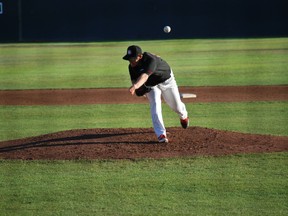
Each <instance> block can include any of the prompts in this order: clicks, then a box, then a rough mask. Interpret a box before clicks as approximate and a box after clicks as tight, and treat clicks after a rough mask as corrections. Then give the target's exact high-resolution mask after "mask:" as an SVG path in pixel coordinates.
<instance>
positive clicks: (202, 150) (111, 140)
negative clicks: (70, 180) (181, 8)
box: [0, 127, 288, 160]
mask: <svg viewBox="0 0 288 216" xmlns="http://www.w3.org/2000/svg"><path fill="white" fill-rule="evenodd" d="M167 131H168V138H169V143H165V144H160V143H158V142H157V139H156V136H155V134H154V132H153V130H152V129H146V128H128V129H127V128H125V129H123V128H121V129H120V128H119V129H116V128H113V129H81V130H69V131H63V132H57V133H52V134H47V135H42V136H38V137H31V138H25V139H18V140H10V141H4V142H0V158H2V159H24V160H35V159H49V160H50V159H57V160H58V159H65V160H66V159H69V160H70V159H135V158H168V157H185V156H195V155H214V156H217V155H227V154H238V153H258V152H259V153H260V152H261V153H263V152H280V151H287V150H288V145H287V143H288V137H280V136H270V135H253V134H244V133H236V132H228V131H221V130H214V129H207V128H201V127H190V128H188V129H186V130H185V129H182V128H168V130H167Z"/></svg>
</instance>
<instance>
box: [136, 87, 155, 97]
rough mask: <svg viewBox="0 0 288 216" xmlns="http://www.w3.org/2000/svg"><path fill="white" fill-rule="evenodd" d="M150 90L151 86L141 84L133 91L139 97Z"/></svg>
mask: <svg viewBox="0 0 288 216" xmlns="http://www.w3.org/2000/svg"><path fill="white" fill-rule="evenodd" d="M150 91H151V87H147V86H145V85H142V86H141V87H140V88H138V89H136V90H135V93H136V95H137V96H138V97H141V96H143V95H145V94H146V93H148V92H150Z"/></svg>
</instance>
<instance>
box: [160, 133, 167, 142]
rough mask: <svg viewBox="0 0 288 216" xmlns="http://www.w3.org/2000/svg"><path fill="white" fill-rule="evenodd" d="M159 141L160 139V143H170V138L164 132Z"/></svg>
mask: <svg viewBox="0 0 288 216" xmlns="http://www.w3.org/2000/svg"><path fill="white" fill-rule="evenodd" d="M158 141H159V143H168V139H167V137H166V136H165V135H164V134H161V135H160V136H159V137H158Z"/></svg>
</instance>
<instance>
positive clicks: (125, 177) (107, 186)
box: [0, 153, 288, 216]
mask: <svg viewBox="0 0 288 216" xmlns="http://www.w3.org/2000/svg"><path fill="white" fill-rule="evenodd" d="M287 161H288V155H287V154H285V153H277V154H276V153H275V154H255V155H235V156H225V157H195V158H186V159H181V158H178V159H161V160H149V159H145V160H144V159H143V160H137V161H127V160H120V161H119V160H118V161H117V160H116V161H74V162H72V161H1V160H0V174H1V175H0V186H1V187H0V192H1V193H0V201H1V202H0V211H1V212H2V213H4V214H2V215H165V216H166V215H197V216H201V215H203V216H204V215H205V216H206V215H219V216H223V215H227V216H230V215H250V216H253V215H261V216H263V215H267V216H270V215H278V216H280V215H283V216H284V215H287V213H288V206H287V199H288V190H287V188H288V182H287V178H288V172H287V165H288V163H287Z"/></svg>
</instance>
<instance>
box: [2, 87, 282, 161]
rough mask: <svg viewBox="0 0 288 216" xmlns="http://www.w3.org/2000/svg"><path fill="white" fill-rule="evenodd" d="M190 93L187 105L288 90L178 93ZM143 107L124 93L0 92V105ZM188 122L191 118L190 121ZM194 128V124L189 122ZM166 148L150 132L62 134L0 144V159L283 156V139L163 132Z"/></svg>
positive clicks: (197, 130) (267, 97) (277, 97)
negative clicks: (281, 154) (167, 139)
mask: <svg viewBox="0 0 288 216" xmlns="http://www.w3.org/2000/svg"><path fill="white" fill-rule="evenodd" d="M180 91H181V92H182V93H194V94H196V95H197V98H196V99H185V100H184V102H186V103H197V102H234V101H272V100H273V101H287V100H288V86H250V87H247V86H246V87H199V88H180ZM100 103H102V104H106V103H147V100H146V99H145V98H143V97H142V98H136V97H131V96H130V95H129V94H128V92H127V89H88V90H87V89H82V90H29V91H0V105H66V104H100ZM191 120H192V121H193V119H191ZM192 124H193V123H192ZM167 132H168V138H169V140H170V142H169V143H168V144H159V143H157V142H156V137H155V135H154V132H153V129H152V128H148V129H146V128H145V129H143V128H134V129H132V128H126V129H123V128H122V129H120V128H113V129H86V130H85V129H81V130H80V129H79V130H69V131H61V132H57V133H52V134H46V135H42V136H38V137H29V138H25V139H18V140H9V141H2V142H0V158H1V159H24V160H34V159H135V158H164V157H165V158H167V157H185V156H193V155H213V156H219V155H227V154H239V153H263V152H283V151H288V137H286V136H285V137H283V136H282V137H281V136H270V135H255V134H244V133H236V132H229V131H221V130H214V129H208V128H201V127H190V128H188V129H182V128H181V127H180V125H179V127H177V128H168V129H167Z"/></svg>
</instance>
